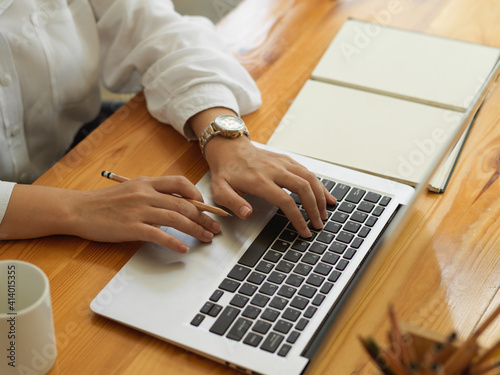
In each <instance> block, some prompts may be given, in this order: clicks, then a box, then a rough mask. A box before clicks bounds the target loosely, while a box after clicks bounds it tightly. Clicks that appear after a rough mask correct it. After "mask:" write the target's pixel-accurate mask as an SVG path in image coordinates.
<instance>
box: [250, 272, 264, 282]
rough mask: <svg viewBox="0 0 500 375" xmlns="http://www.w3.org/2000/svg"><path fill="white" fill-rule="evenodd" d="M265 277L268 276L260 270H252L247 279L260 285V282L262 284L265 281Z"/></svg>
mask: <svg viewBox="0 0 500 375" xmlns="http://www.w3.org/2000/svg"><path fill="white" fill-rule="evenodd" d="M265 278H266V276H265V275H263V274H261V273H259V272H252V273H251V274H250V276H248V279H247V281H248V282H251V283H252V284H257V285H260V284H262V282H263V281H264V279H265Z"/></svg>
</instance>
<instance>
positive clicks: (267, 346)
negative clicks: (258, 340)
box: [260, 332, 285, 353]
mask: <svg viewBox="0 0 500 375" xmlns="http://www.w3.org/2000/svg"><path fill="white" fill-rule="evenodd" d="M284 339H285V336H283V335H281V334H279V333H276V332H271V333H270V334H269V335H268V336H267V337H266V339H265V340H264V343H263V344H262V346H261V347H260V348H261V349H263V350H265V351H267V352H271V353H274V352H275V351H276V350H277V349H278V347H279V346H280V344H281V342H282V341H283V340H284Z"/></svg>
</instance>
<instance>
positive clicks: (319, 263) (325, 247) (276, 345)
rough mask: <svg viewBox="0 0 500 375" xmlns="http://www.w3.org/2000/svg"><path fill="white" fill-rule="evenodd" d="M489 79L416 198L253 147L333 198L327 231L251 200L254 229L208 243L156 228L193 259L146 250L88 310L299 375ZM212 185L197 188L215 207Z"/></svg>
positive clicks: (264, 370) (375, 180)
mask: <svg viewBox="0 0 500 375" xmlns="http://www.w3.org/2000/svg"><path fill="white" fill-rule="evenodd" d="M497 73H498V65H497V67H496V69H495V70H494V71H492V72H491V74H490V77H489V79H487V80H486V83H485V84H484V87H483V88H482V90H480V91H479V92H478V94H477V95H476V97H475V98H474V100H473V102H472V104H471V105H470V106H469V108H468V109H467V111H466V112H465V113H464V114H463V116H462V119H461V124H460V126H458V127H457V128H456V130H455V132H453V133H452V134H450V135H449V137H448V139H447V140H446V142H442V143H441V144H440V145H439V146H440V149H439V151H438V152H436V154H435V156H434V157H433V160H432V162H431V163H429V164H430V167H429V168H428V170H427V171H426V173H425V178H424V179H423V180H422V183H420V184H419V185H417V186H416V187H415V188H413V187H411V186H408V185H405V184H402V183H399V182H395V181H391V180H388V179H384V178H381V177H377V176H374V175H370V174H366V173H363V172H360V171H356V170H352V169H348V168H345V167H342V166H338V165H334V164H331V163H327V162H324V161H321V160H317V159H313V158H309V157H306V156H302V155H298V154H294V153H291V152H285V151H282V150H280V149H275V148H271V147H269V146H266V145H261V144H257V146H258V147H263V148H266V149H271V150H273V151H276V152H282V153H285V154H288V155H290V156H291V157H293V158H294V159H296V160H297V161H298V162H300V163H302V164H303V165H305V166H306V167H307V168H309V169H310V170H311V171H313V172H314V173H316V175H317V176H318V178H319V179H321V181H322V182H323V184H324V185H325V186H326V187H327V188H328V189H330V190H331V191H332V193H333V194H334V195H336V197H337V199H338V203H337V204H336V205H335V206H334V207H329V212H330V216H329V219H328V221H326V222H325V225H324V229H323V230H321V231H315V234H314V238H313V239H312V240H309V239H304V238H300V237H299V236H298V235H297V233H296V232H295V231H294V229H293V227H292V226H291V225H290V224H289V222H288V220H287V219H286V218H285V216H283V215H282V213H281V211H279V210H278V209H277V208H276V207H273V206H271V205H270V204H269V203H267V202H265V201H264V200H262V199H258V198H255V197H248V200H249V202H250V203H251V204H252V206H253V208H254V213H253V215H252V216H251V218H250V219H248V220H240V219H238V218H235V217H231V218H229V217H228V218H226V217H223V218H220V217H217V220H218V221H219V222H220V223H221V224H222V233H221V234H219V235H217V236H215V237H214V239H213V241H212V243H210V244H205V243H201V242H199V241H197V240H195V239H193V238H192V237H190V236H187V235H185V234H183V233H181V232H178V231H176V230H174V229H172V228H163V230H165V231H166V232H167V233H169V234H172V235H174V236H176V237H178V238H179V239H181V240H182V241H185V242H186V243H187V244H188V245H189V247H190V251H189V252H188V253H187V254H178V253H175V252H173V251H171V250H169V249H166V248H162V247H160V246H158V245H156V244H153V243H144V244H143V245H142V246H141V247H140V248H139V250H138V251H137V252H136V254H135V255H134V256H133V257H132V258H131V259H130V260H129V261H128V263H127V264H126V265H125V266H124V267H123V268H122V269H121V270H120V271H119V272H118V273H117V275H116V276H115V277H114V278H113V279H112V280H111V281H110V282H109V283H108V285H107V286H106V287H104V289H103V290H102V291H101V292H100V293H99V294H98V295H97V296H96V297H95V299H94V300H93V301H92V302H91V305H90V307H91V310H92V311H93V312H95V313H96V314H99V315H102V316H104V317H106V318H109V319H112V320H114V321H116V322H119V323H121V324H124V325H127V326H129V327H133V328H135V329H137V330H140V331H142V332H144V333H146V334H149V335H152V336H155V337H157V338H159V339H161V340H165V341H167V342H169V343H172V344H174V345H177V346H180V347H183V348H185V349H187V350H189V351H193V352H195V353H198V354H199V355H202V356H205V357H208V358H210V359H212V360H214V361H217V362H219V363H222V364H225V365H227V366H230V367H232V368H235V369H237V370H240V371H242V372H244V373H248V374H270V375H278V374H286V375H298V374H303V373H305V372H306V371H307V368H308V365H309V363H310V362H311V361H312V360H313V358H314V355H315V353H316V351H317V349H318V348H319V345H320V344H321V342H322V340H323V338H324V337H325V335H326V333H327V332H328V329H329V326H330V325H331V323H332V322H333V321H334V320H335V316H336V314H337V313H338V311H339V310H340V309H341V308H342V306H343V303H344V302H345V300H346V299H347V298H348V296H349V291H350V290H351V289H352V288H355V287H356V281H357V280H358V279H359V277H360V276H361V275H362V274H363V271H364V270H365V268H366V267H367V265H368V264H369V261H370V259H371V258H372V257H373V256H374V254H375V253H376V252H377V250H378V249H379V248H380V247H381V246H390V245H391V244H392V243H394V241H395V240H396V239H397V237H398V235H399V233H400V231H401V229H402V228H403V227H404V225H405V223H406V222H407V220H408V218H409V217H411V215H412V213H413V212H414V211H413V208H415V206H416V201H417V200H418V199H419V197H420V196H421V195H423V194H424V193H426V192H427V183H428V181H429V179H430V178H431V176H432V174H433V171H434V170H436V168H437V167H438V165H439V164H440V163H441V161H442V160H444V159H445V157H446V156H447V154H448V153H449V152H450V150H451V149H452V148H453V146H454V145H455V144H456V142H457V141H458V140H459V138H460V136H461V134H462V133H463V131H464V130H465V129H466V127H467V125H468V124H469V123H470V121H471V120H472V117H473V115H474V114H475V113H476V111H477V110H478V108H479V105H480V103H481V102H482V101H483V99H484V97H485V95H486V92H487V89H488V88H489V85H490V84H491V83H492V82H493V78H494V77H496V75H497ZM209 178H210V176H209V174H208V173H207V175H205V176H204V177H203V178H202V179H201V180H200V181H199V182H198V184H197V186H198V188H199V189H200V191H201V192H202V194H203V195H204V198H205V201H206V202H207V203H213V201H212V199H211V196H210V189H209ZM295 198H297V197H295ZM297 204H298V205H299V206H300V201H299V200H298V199H297Z"/></svg>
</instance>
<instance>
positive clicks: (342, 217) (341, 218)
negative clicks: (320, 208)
mask: <svg viewBox="0 0 500 375" xmlns="http://www.w3.org/2000/svg"><path fill="white" fill-rule="evenodd" d="M348 218H349V215H347V214H345V213H343V212H339V211H337V212H335V213H334V214H333V215H332V220H333V221H336V222H337V223H341V224H344V223H345V222H346V221H347V219H348Z"/></svg>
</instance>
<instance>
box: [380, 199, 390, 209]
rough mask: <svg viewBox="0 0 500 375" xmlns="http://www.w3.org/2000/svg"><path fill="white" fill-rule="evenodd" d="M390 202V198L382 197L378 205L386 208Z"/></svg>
mask: <svg viewBox="0 0 500 375" xmlns="http://www.w3.org/2000/svg"><path fill="white" fill-rule="evenodd" d="M390 201H391V198H389V197H383V198H382V199H381V200H380V203H379V204H380V205H381V206H384V207H385V206H387V205H388V204H389V202H390Z"/></svg>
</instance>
